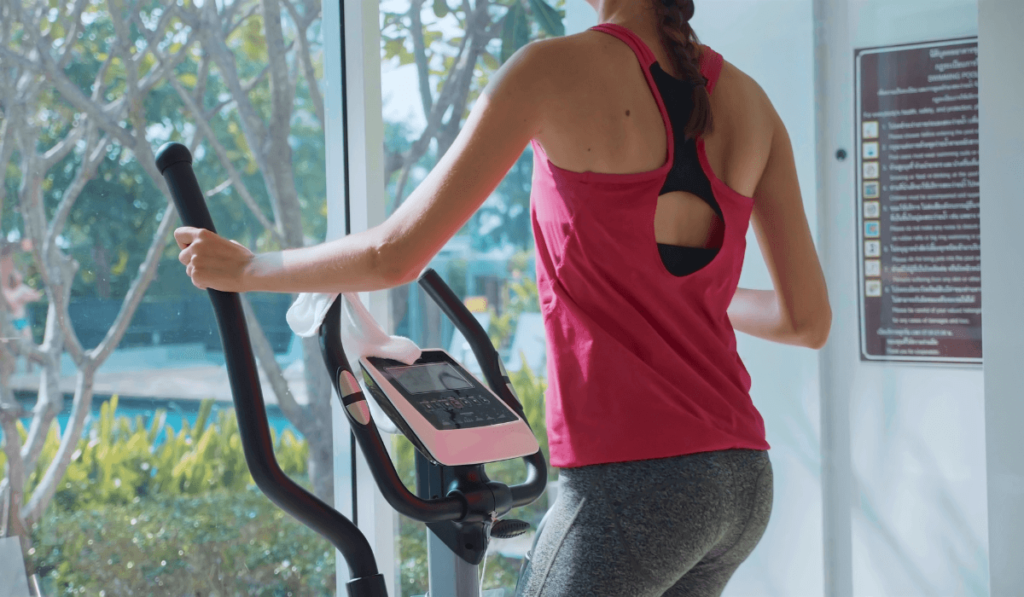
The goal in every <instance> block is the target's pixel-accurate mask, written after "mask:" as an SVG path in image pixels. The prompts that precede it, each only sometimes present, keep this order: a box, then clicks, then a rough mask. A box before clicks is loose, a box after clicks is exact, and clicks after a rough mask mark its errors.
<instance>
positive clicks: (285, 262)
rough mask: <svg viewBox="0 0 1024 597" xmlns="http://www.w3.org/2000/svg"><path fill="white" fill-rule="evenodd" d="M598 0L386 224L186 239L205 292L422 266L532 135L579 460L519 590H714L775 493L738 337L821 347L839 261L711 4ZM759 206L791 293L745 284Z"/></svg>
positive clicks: (385, 281) (301, 286)
mask: <svg viewBox="0 0 1024 597" xmlns="http://www.w3.org/2000/svg"><path fill="white" fill-rule="evenodd" d="M588 1H589V2H590V4H591V5H592V6H593V7H594V8H595V9H596V10H597V14H598V20H599V22H600V23H602V24H601V25H599V26H598V27H596V28H594V29H592V30H590V31H586V32H584V33H581V34H578V35H573V36H568V37H563V38H558V39H551V40H544V41H539V42H535V43H532V44H530V45H528V46H526V47H525V48H523V49H522V50H520V51H519V52H518V53H517V54H516V55H515V56H513V58H512V59H511V60H509V61H508V63H507V64H505V65H504V66H503V67H502V68H501V69H500V70H499V71H498V73H497V74H496V75H495V76H494V77H493V79H492V80H491V82H490V84H489V86H488V88H487V90H486V91H485V93H484V94H483V95H481V97H480V99H479V100H478V101H477V103H476V105H475V106H474V108H473V110H472V113H471V114H470V116H469V119H468V121H467V123H466V125H465V127H464V128H463V130H462V132H461V133H460V135H459V136H458V138H457V140H456V141H455V143H454V144H453V145H452V147H451V149H450V150H449V151H448V153H447V154H445V156H444V157H443V158H442V159H441V161H440V162H439V163H438V165H437V166H436V167H435V168H434V169H433V171H431V173H430V174H429V175H428V176H427V178H426V179H425V180H424V182H423V183H422V184H420V185H419V187H418V188H417V189H416V190H415V192H414V193H413V194H412V195H411V196H410V197H409V198H408V199H407V200H406V202H405V203H404V204H403V205H402V206H401V207H400V208H399V209H398V210H396V212H395V213H394V215H392V216H391V217H390V218H389V219H388V220H387V221H386V222H384V223H383V224H381V225H380V226H377V227H376V228H373V229H371V230H368V231H366V232H362V233H359V234H353V235H351V236H348V237H345V238H342V239H339V240H336V241H333V242H330V243H324V244H322V245H318V246H315V247H309V248H302V249H295V250H288V251H283V252H278V253H268V254H261V255H253V254H252V253H250V252H249V251H248V250H246V249H245V248H244V247H242V246H241V245H238V244H237V243H232V242H228V241H226V240H224V239H222V238H220V237H218V236H216V235H215V234H212V233H209V232H206V231H200V230H196V229H193V228H179V229H178V230H176V231H175V238H176V239H177V242H178V244H179V246H180V247H181V248H182V251H181V255H180V260H181V262H182V263H184V264H186V266H187V271H188V273H189V275H190V276H191V277H192V280H193V284H195V285H196V286H197V287H199V288H216V289H219V290H224V291H234V292H245V291H252V290H258V291H271V292H350V291H363V290H377V289H381V288H388V287H391V286H397V285H400V284H405V283H409V282H411V281H413V280H415V278H416V277H417V275H418V274H419V273H420V271H421V270H422V269H423V268H424V267H425V266H426V265H427V263H428V262H429V261H430V259H431V258H432V257H433V256H434V255H435V254H436V253H437V252H438V250H440V248H441V247H442V246H443V245H444V244H445V243H446V242H447V241H448V239H449V238H451V237H452V236H453V235H454V234H455V232H456V231H457V230H459V229H460V228H461V227H462V226H463V224H465V222H466V221H467V220H468V219H469V218H470V217H471V216H472V215H473V213H474V212H475V211H476V209H477V208H478V207H479V206H480V204H481V203H482V202H483V201H484V200H485V199H486V198H487V196H488V195H489V194H490V193H491V192H492V191H493V190H494V189H495V187H496V186H497V185H498V182H499V181H500V180H501V179H502V177H504V175H505V173H506V172H507V171H508V170H509V168H510V167H511V166H512V164H513V163H514V162H515V161H516V159H517V158H518V157H519V155H520V154H521V153H522V150H523V148H524V147H525V145H526V144H527V143H531V144H532V145H533V148H534V155H535V161H534V164H535V167H534V181H533V191H532V193H533V194H532V198H531V216H532V222H533V229H534V237H535V240H536V243H537V276H538V291H539V293H540V301H541V309H542V311H543V313H544V321H545V328H546V331H547V343H548V384H549V389H548V393H547V396H546V399H547V405H546V408H547V417H548V418H547V425H548V434H549V443H550V448H551V464H552V465H553V466H556V467H560V468H561V469H562V471H561V491H560V495H559V499H558V500H557V501H556V503H555V505H554V506H553V507H552V509H551V511H550V512H549V514H548V516H547V520H546V524H545V525H544V529H543V531H542V532H540V533H539V535H538V540H537V543H536V545H535V549H534V550H533V552H532V558H531V561H530V563H529V565H528V566H527V570H526V572H525V574H524V576H523V578H522V579H521V581H520V586H519V588H518V591H517V592H518V593H519V594H521V595H571V596H579V595H601V596H611V595H629V596H648V595H651V596H653V595H699V596H704V595H718V594H720V593H721V591H722V590H723V588H724V587H725V584H726V582H727V581H728V580H729V578H730V577H731V575H732V574H733V572H734V571H735V570H736V568H737V567H738V566H739V564H740V563H741V562H742V561H743V560H744V559H745V558H746V557H747V556H748V555H749V554H750V552H751V551H752V550H753V548H754V546H755V545H756V544H757V542H758V540H759V539H760V537H761V535H762V533H763V532H764V529H765V527H766V526H767V522H768V517H769V513H770V511H771V500H772V475H771V465H770V463H769V461H768V456H767V449H768V444H767V442H766V441H765V438H764V424H763V422H762V420H761V417H760V415H759V414H758V412H757V409H756V408H754V406H753V404H752V403H751V401H750V396H749V388H750V378H749V376H748V375H747V372H746V370H745V369H744V367H743V364H742V362H741V361H740V359H739V356H738V355H737V354H736V340H735V334H734V330H739V331H741V332H745V333H748V334H751V335H754V336H758V337H760V338H765V339H768V340H772V341H776V342H782V343H786V344H794V345H800V346H806V347H811V348H819V347H821V346H822V345H823V344H824V343H825V340H826V338H827V336H828V332H829V328H830V325H831V311H830V308H829V303H828V295H827V291H826V288H825V282H824V276H823V274H822V271H821V266H820V264H819V262H818V259H817V256H816V253H815V250H814V245H813V243H812V240H811V234H810V229H809V227H808V224H807V218H806V215H805V213H804V210H803V204H802V201H801V197H800V189H799V185H798V182H797V176H796V168H795V165H794V160H793V153H792V148H791V146H790V142H789V138H788V135H787V133H786V130H785V127H784V126H783V124H782V122H781V120H780V119H779V117H778V115H777V114H776V112H775V110H774V109H773V107H772V105H771V102H769V100H768V98H767V97H766V96H765V94H764V92H763V91H762V90H761V89H760V88H759V87H758V85H757V84H756V83H755V82H754V81H753V80H751V79H750V78H749V77H747V76H746V75H744V74H743V73H742V72H740V71H739V70H738V69H736V68H735V67H733V66H732V65H730V64H728V63H725V62H724V61H723V60H722V59H721V56H719V55H718V54H716V53H715V52H714V51H712V50H711V49H710V48H707V47H705V46H701V45H700V44H699V43H698V41H697V38H696V36H694V35H693V32H692V30H691V28H690V26H689V20H690V18H691V17H692V16H693V12H694V5H693V1H692V0H588ZM752 197H756V200H754V199H752ZM750 223H752V224H753V226H754V230H755V233H756V235H757V239H758V244H759V246H760V248H761V251H762V254H763V255H764V258H765V261H766V262H767V265H768V268H769V270H770V272H771V275H772V280H773V286H774V289H773V290H748V289H737V283H738V280H739V273H740V269H741V266H742V260H743V253H744V247H745V240H744V239H745V232H746V230H747V228H748V225H749V224H750Z"/></svg>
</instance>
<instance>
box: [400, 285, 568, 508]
mask: <svg viewBox="0 0 1024 597" xmlns="http://www.w3.org/2000/svg"><path fill="white" fill-rule="evenodd" d="M419 284H420V286H422V287H423V290H424V291H426V293H427V294H428V295H430V298H431V299H433V300H434V302H435V303H437V306H438V307H440V308H441V310H442V311H443V312H444V314H445V315H447V316H448V319H451V320H452V323H454V324H455V327H457V328H458V329H459V331H460V332H462V335H463V336H464V337H465V338H466V341H467V342H469V346H470V348H472V349H473V354H474V355H475V356H476V361H477V363H479V364H480V370H481V371H482V372H483V374H484V379H486V380H487V384H488V385H489V386H491V390H493V391H494V393H495V394H497V395H498V397H499V398H501V399H502V400H503V401H504V402H505V404H507V405H508V406H509V408H511V409H512V410H513V411H515V412H516V413H517V414H518V415H519V416H520V417H521V418H522V419H523V422H525V423H526V425H527V426H529V425H530V422H529V421H527V420H526V413H525V412H524V411H523V405H522V404H521V403H520V402H519V399H518V398H516V395H515V393H514V392H513V391H512V383H511V381H510V380H509V378H508V374H507V373H506V372H505V366H504V365H503V364H502V363H501V357H499V356H498V351H497V350H495V349H494V345H493V344H491V339H490V338H489V337H488V336H487V332H485V331H484V328H483V326H482V325H480V322H479V321H477V319H476V318H475V317H473V314H472V313H470V312H469V309H467V308H466V305H464V304H463V303H462V301H460V300H459V297H458V296H457V295H456V294H455V292H454V291H452V289H451V288H450V287H449V286H448V285H447V284H445V283H444V280H442V279H441V276H440V275H439V274H438V273H437V272H436V271H434V270H433V269H430V268H428V269H427V270H426V271H424V272H423V273H422V274H421V275H420V279H419ZM523 461H524V462H525V463H526V468H527V475H526V481H524V482H523V483H521V484H519V485H513V486H512V487H510V488H509V490H510V491H511V492H512V507H513V508H516V507H519V506H525V505H526V504H529V503H530V502H532V501H533V500H535V499H537V498H538V497H539V496H540V494H541V493H543V492H544V486H545V485H546V484H547V480H548V479H547V476H548V473H547V470H548V469H547V461H546V460H544V454H543V453H542V452H541V451H540V450H537V452H536V453H535V454H531V455H529V456H524V457H523Z"/></svg>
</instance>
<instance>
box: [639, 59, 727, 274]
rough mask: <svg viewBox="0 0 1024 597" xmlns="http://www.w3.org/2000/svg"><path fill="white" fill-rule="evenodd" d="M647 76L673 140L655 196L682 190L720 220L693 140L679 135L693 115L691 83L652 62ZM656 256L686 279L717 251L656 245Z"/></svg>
mask: <svg viewBox="0 0 1024 597" xmlns="http://www.w3.org/2000/svg"><path fill="white" fill-rule="evenodd" d="M651 75H652V76H653V77H654V83H655V85H657V87H658V91H659V92H660V93H661V98H662V101H664V102H665V109H666V110H667V111H668V118H669V122H671V123H672V131H673V133H674V134H673V136H674V137H675V139H674V141H675V155H674V158H673V161H672V167H671V169H669V172H668V176H667V177H666V178H665V184H664V185H663V186H662V188H661V192H660V193H659V195H664V194H665V193H671V192H673V191H685V192H687V193H692V194H693V195H696V196H697V197H700V198H701V199H703V200H704V201H705V202H706V203H707V204H708V205H709V206H711V209H713V210H715V213H716V214H718V217H719V218H722V210H721V208H720V207H719V206H718V202H717V201H716V200H715V194H714V192H713V191H712V189H711V181H710V180H708V177H707V174H705V173H704V169H703V168H702V167H701V164H700V158H698V157H697V141H696V139H687V138H686V136H685V135H684V134H683V131H684V130H686V125H687V124H688V123H689V121H690V115H691V114H692V113H693V84H692V83H690V82H688V81H682V80H680V79H677V78H675V77H673V76H672V75H670V74H668V73H666V72H665V71H664V70H662V68H661V66H660V65H659V64H658V63H657V62H655V63H654V64H652V65H651ZM658 253H659V254H660V255H661V262H662V263H663V264H664V265H665V269H667V270H668V271H669V273H671V274H672V275H674V276H687V275H690V274H692V273H694V272H696V271H697V270H700V269H702V268H704V267H705V266H707V265H708V264H709V263H711V261H712V260H714V258H715V256H716V255H718V249H706V248H700V247H681V246H678V245H666V244H662V243H658Z"/></svg>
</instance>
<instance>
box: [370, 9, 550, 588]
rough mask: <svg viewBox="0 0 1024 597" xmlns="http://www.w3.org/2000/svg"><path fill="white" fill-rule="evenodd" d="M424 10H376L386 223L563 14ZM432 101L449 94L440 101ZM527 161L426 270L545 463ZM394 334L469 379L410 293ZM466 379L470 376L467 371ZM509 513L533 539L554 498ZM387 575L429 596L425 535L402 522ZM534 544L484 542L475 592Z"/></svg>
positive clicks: (406, 466) (457, 353) (450, 339)
mask: <svg viewBox="0 0 1024 597" xmlns="http://www.w3.org/2000/svg"><path fill="white" fill-rule="evenodd" d="M528 6H529V8H527V4H526V3H520V2H514V3H508V4H507V5H506V4H498V3H489V2H474V3H472V4H471V3H469V2H463V3H458V2H444V1H442V0H438V1H435V2H425V1H424V0H382V1H381V3H380V11H381V15H380V17H381V21H380V22H381V59H382V64H381V69H382V70H381V82H382V87H383V89H382V92H383V117H384V127H385V128H384V130H385V160H384V163H385V172H384V175H385V181H386V185H387V191H388V192H387V201H388V206H387V212H388V214H390V213H393V212H394V210H395V209H396V208H397V206H399V205H401V203H402V201H403V200H405V198H406V197H408V196H409V193H410V192H411V191H412V190H413V189H414V188H415V187H416V185H417V184H418V183H419V182H420V181H421V180H422V179H423V178H424V177H425V176H426V174H427V173H428V172H429V171H430V169H431V168H432V167H433V166H434V165H435V164H436V163H437V162H438V160H439V159H440V157H441V156H443V155H444V153H445V152H446V151H447V150H448V148H449V147H450V146H451V145H452V142H453V141H454V139H455V137H456V136H457V135H458V133H459V130H460V129H461V127H462V124H463V123H464V121H465V118H466V116H468V114H469V110H470V109H471V107H472V105H473V102H474V101H475V100H476V98H477V97H478V96H479V94H480V92H481V91H482V90H483V88H484V86H485V85H486V84H487V81H488V78H489V77H490V76H492V75H493V74H494V73H495V72H496V71H497V69H498V68H499V67H500V66H501V64H502V63H503V62H504V61H505V60H507V59H508V57H509V56H511V54H512V53H513V52H514V51H515V50H516V49H518V48H520V47H522V46H523V45H525V44H526V43H527V42H528V41H530V40H533V39H538V38H541V37H546V36H552V35H561V34H563V33H564V28H563V25H562V19H563V17H564V9H565V6H564V2H562V1H553V2H540V1H537V2H530V3H529V5H528ZM442 90H448V91H445V92H442ZM532 173H533V153H532V150H530V149H529V148H526V150H525V151H524V152H523V155H522V157H521V158H520V159H519V161H518V162H516V164H515V165H514V166H513V168H512V169H511V170H510V171H509V173H508V175H507V176H506V177H505V179H504V180H503V181H502V182H501V184H500V185H499V186H498V188H497V190H496V191H495V192H494V193H493V194H492V195H491V196H490V197H489V198H488V199H487V200H486V201H485V202H484V204H483V206H482V207H481V208H480V209H479V210H478V211H477V213H476V214H474V216H473V217H472V218H471V219H470V221H469V222H468V223H467V224H466V225H465V226H464V227H463V229H462V230H460V231H459V232H458V234H456V235H455V237H453V238H452V239H451V241H449V242H448V244H447V245H446V246H445V247H444V248H443V249H442V250H441V251H440V252H439V253H438V254H437V256H436V257H434V259H433V260H432V261H431V263H430V267H432V268H433V269H434V270H436V271H437V272H438V273H439V274H440V275H441V277H442V278H444V280H445V281H446V282H447V283H448V285H449V286H451V287H452V289H453V290H454V291H455V293H456V294H457V295H458V296H459V297H460V298H462V299H463V300H464V301H465V304H466V305H467V306H468V307H469V308H470V310H471V311H473V312H474V315H475V316H476V317H477V319H478V320H479V321H480V322H481V323H482V324H483V326H484V328H485V329H486V330H487V331H488V334H489V335H490V337H491V341H492V342H493V343H494V345H495V346H496V347H497V349H498V351H499V353H500V355H501V357H502V359H503V361H504V363H505V366H506V368H507V369H508V371H509V374H510V376H511V378H512V380H513V384H514V385H515V387H516V391H517V392H518V394H519V397H520V399H521V400H522V402H523V403H524V407H525V409H526V412H527V416H528V418H529V419H530V423H531V425H532V426H533V429H534V431H535V432H536V433H537V437H538V440H540V441H541V443H542V448H543V449H544V452H545V456H546V455H547V435H546V430H545V427H544V405H543V396H544V387H545V385H544V384H545V379H544V378H545V345H544V331H543V327H542V324H541V319H540V306H539V303H538V300H537V288H536V284H535V280H536V274H535V266H534V261H533V259H534V256H533V252H534V244H533V234H532V230H531V227H530V182H531V178H532ZM390 305H391V315H392V317H391V320H392V322H393V327H394V329H393V330H392V331H393V333H395V334H399V335H402V336H407V337H409V338H412V339H413V340H414V341H415V342H416V343H417V344H419V345H420V346H424V347H428V346H429V347H440V348H443V349H445V350H448V351H449V352H450V353H451V354H452V356H454V357H455V358H456V359H458V360H459V361H461V362H462V363H464V364H466V365H467V367H469V368H470V370H471V371H474V372H475V373H478V372H479V367H478V366H477V365H476V360H475V358H474V357H473V355H472V352H471V351H470V349H469V347H468V345H467V344H466V342H465V340H464V339H463V338H462V335H461V334H460V333H459V332H458V331H456V330H455V329H454V326H453V325H452V324H451V322H450V321H448V320H447V318H445V317H444V315H442V314H441V313H440V311H439V309H437V308H436V306H435V305H434V303H433V302H432V301H431V300H430V299H429V298H428V297H427V296H426V295H425V294H424V293H423V292H422V290H420V288H419V287H418V286H417V285H416V284H410V285H406V286H403V287H399V288H395V289H392V290H391V292H390ZM474 368H475V369H474ZM394 441H395V442H396V446H395V448H396V454H397V464H398V467H399V472H400V474H401V475H402V477H403V479H404V480H405V482H406V483H407V485H408V486H409V487H410V489H414V480H413V479H414V475H413V471H414V469H413V454H414V452H413V451H414V448H413V447H412V445H411V444H410V443H409V442H408V441H407V440H406V439H405V438H404V437H398V438H396V439H395V440H394ZM549 471H550V473H551V480H550V481H549V491H547V492H545V494H544V495H542V496H541V497H540V498H539V499H538V500H537V501H536V502H534V503H533V504H531V505H529V506H527V507H525V508H522V509H520V510H518V511H517V510H513V511H512V512H510V513H509V516H510V517H512V518H518V519H522V520H526V521H528V522H530V523H531V524H532V525H533V530H535V529H536V527H537V523H539V522H540V519H541V517H542V516H543V514H544V512H545V511H546V510H547V505H548V503H549V497H550V496H552V495H553V494H554V492H555V491H556V489H557V481H556V480H555V479H556V475H557V473H556V471H555V470H554V469H552V468H549ZM487 472H488V474H489V475H490V476H491V477H492V478H493V479H496V480H500V481H501V482H504V483H508V484H510V485H511V484H515V483H521V482H522V481H523V480H525V472H526V468H525V466H524V465H523V463H522V462H521V461H518V460H517V461H509V462H503V463H496V464H493V465H488V466H487ZM398 527H399V533H398V537H397V541H398V545H397V546H396V554H397V557H396V565H397V566H398V568H399V571H398V573H399V574H400V582H399V583H396V586H397V585H400V586H401V595H406V596H408V595H423V594H424V593H426V592H427V588H428V587H427V558H426V527H425V525H423V524H422V523H416V522H413V521H410V520H408V519H405V518H402V519H401V520H400V523H399V525H398ZM532 538H533V534H532V530H531V532H530V533H529V534H527V535H524V536H521V537H519V538H517V539H509V540H497V539H495V540H492V542H491V547H490V554H489V555H488V557H487V560H486V562H485V564H484V566H483V574H484V577H483V581H484V583H483V587H484V590H485V591H487V590H489V589H505V591H506V593H505V594H506V595H510V594H511V592H512V591H513V590H514V588H515V583H516V578H517V577H518V574H519V569H520V564H521V561H522V558H523V556H524V554H525V553H526V551H527V550H528V549H529V547H530V543H531V541H532Z"/></svg>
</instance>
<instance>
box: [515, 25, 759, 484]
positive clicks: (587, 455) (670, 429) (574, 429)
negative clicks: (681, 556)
mask: <svg viewBox="0 0 1024 597" xmlns="http://www.w3.org/2000/svg"><path fill="white" fill-rule="evenodd" d="M593 29H595V30H597V31H601V32H604V33H607V34H610V35H614V36H615V37H617V38H619V39H620V40H622V41H623V42H625V43H626V44H627V45H629V47H630V48H632V50H633V52H634V53H636V56H637V59H638V60H639V61H640V64H641V66H642V67H643V71H644V76H645V77H646V79H647V85H648V87H649V88H650V90H651V92H652V93H653V94H654V97H655V100H656V101H657V104H658V109H659V110H660V112H661V116H662V120H663V121H664V123H665V128H666V132H667V134H668V140H667V147H668V150H667V156H666V160H665V163H664V164H663V165H662V166H661V167H660V168H658V169H656V170H651V171H648V172H639V173H635V174H608V173H598V172H573V171H569V170H565V169H562V168H559V167H558V166H556V165H554V164H553V163H551V161H550V160H548V159H547V156H546V155H545V153H544V149H543V148H542V147H541V145H540V143H538V142H537V141H536V140H533V141H532V142H531V143H532V146H533V150H534V171H533V189H532V194H531V199H530V216H531V221H532V225H533V233H534V238H535V241H536V244H537V287H538V291H539V295H540V303H541V311H542V313H543V318H544V327H545V333H546V336H547V346H548V359H547V375H548V389H547V392H546V414H547V428H548V440H549V444H550V448H551V464H552V465H553V466H556V467H560V468H566V467H575V466H583V465H589V464H599V463H608V462H625V461H631V460H645V459H651V458H666V457H670V456H678V455H682V454H692V453H696V452H707V451H712V450H724V449H731V448H748V449H755V450H766V449H768V443H767V442H766V441H765V433H764V422H763V420H762V419H761V415H760V413H758V411H757V409H756V408H755V407H754V405H753V403H752V402H751V400H750V394H749V390H750V376H749V375H748V374H747V370H746V368H745V367H744V366H743V363H742V361H741V360H740V357H739V355H738V354H737V352H736V336H735V332H734V331H733V328H732V325H731V323H730V322H729V318H728V316H727V315H726V309H727V307H728V306H729V303H730V302H731V300H732V297H733V294H734V293H735V292H736V287H737V284H738V283H739V277H740V270H741V269H742V266H743V254H744V250H745V248H746V232H747V228H748V226H749V223H750V213H751V209H752V207H753V199H751V198H749V197H745V196H743V195H740V194H739V193H737V192H736V191H733V190H732V189H730V188H729V187H728V186H726V184H725V183H723V182H722V181H721V180H719V179H718V178H717V177H716V176H715V174H714V172H712V170H711V168H710V166H709V165H708V159H707V154H706V152H705V150H704V141H703V139H698V140H697V153H698V157H699V159H700V163H701V167H702V168H703V170H704V172H705V174H706V175H707V177H708V179H709V180H710V181H711V186H712V190H713V192H714V196H715V199H716V200H717V201H718V204H719V206H720V208H721V211H722V219H723V220H724V223H725V233H724V238H723V241H722V246H721V249H720V250H719V251H718V254H717V256H716V257H715V259H714V260H713V261H712V262H711V263H710V264H709V265H707V266H705V267H704V268H703V269H701V270H698V271H697V272H695V273H693V274H690V275H688V276H684V277H676V276H674V275H672V274H671V273H670V272H669V271H667V270H666V269H665V266H664V265H663V263H662V260H661V256H660V255H659V253H658V248H657V241H656V240H655V237H654V213H655V209H656V208H657V204H658V193H659V191H660V190H661V188H662V185H663V183H664V182H665V179H666V176H667V175H668V172H669V169H670V168H671V166H672V163H673V147H674V143H673V131H672V126H671V123H670V121H669V116H668V113H667V112H666V110H665V105H664V102H663V101H662V98H661V95H660V93H659V92H658V88H657V86H656V85H655V82H654V79H653V77H652V76H651V72H650V67H651V65H652V64H654V63H655V61H656V59H655V57H654V54H653V53H652V52H651V51H650V49H649V48H648V47H647V46H646V45H645V44H644V42H643V41H642V40H641V39H640V38H639V37H637V36H636V35H635V34H634V33H632V32H631V31H629V30H628V29H626V28H625V27H622V26H619V25H613V24H603V25H598V26H597V27H594V28H593ZM721 70H722V56H721V55H719V54H717V53H715V52H714V51H712V50H710V49H705V51H704V54H703V58H702V61H701V72H702V74H703V75H704V76H705V78H707V80H708V85H707V89H708V92H713V90H714V87H715V83H716V81H717V80H718V76H719V74H720V73H721Z"/></svg>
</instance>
